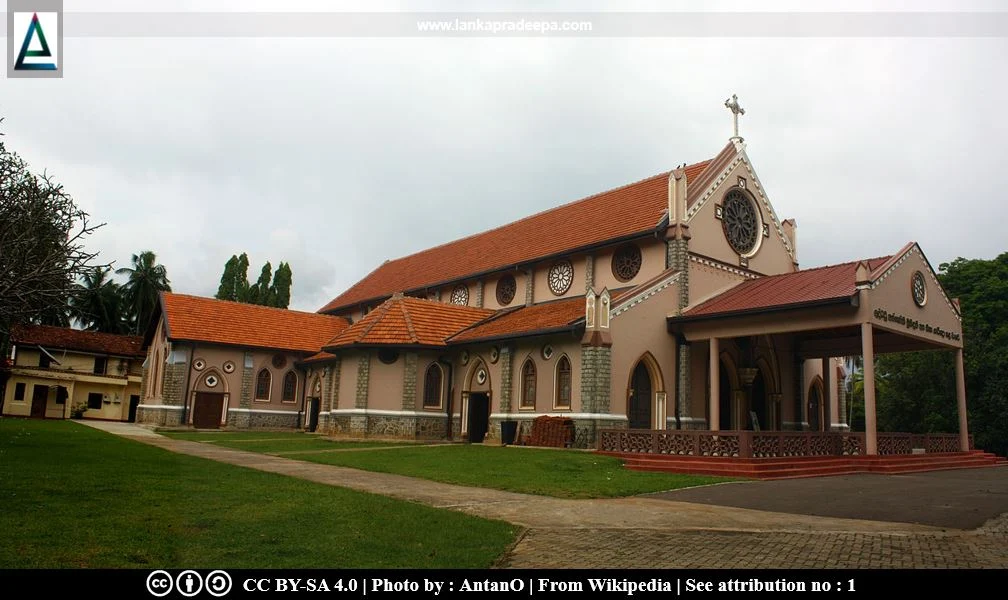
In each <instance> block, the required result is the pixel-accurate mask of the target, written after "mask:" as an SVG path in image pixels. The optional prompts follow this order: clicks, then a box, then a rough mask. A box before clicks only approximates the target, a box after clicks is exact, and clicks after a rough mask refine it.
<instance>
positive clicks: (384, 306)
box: [355, 298, 392, 340]
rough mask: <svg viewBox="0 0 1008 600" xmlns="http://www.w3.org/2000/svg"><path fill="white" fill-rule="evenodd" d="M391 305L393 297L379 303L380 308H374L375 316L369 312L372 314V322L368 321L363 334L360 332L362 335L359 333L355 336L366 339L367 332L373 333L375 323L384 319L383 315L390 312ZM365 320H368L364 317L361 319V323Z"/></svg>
mask: <svg viewBox="0 0 1008 600" xmlns="http://www.w3.org/2000/svg"><path fill="white" fill-rule="evenodd" d="M391 306H392V299H391V298H390V299H388V300H386V301H385V302H382V303H381V304H379V305H378V308H376V309H374V310H373V311H372V313H373V316H372V315H371V314H369V315H368V316H370V317H371V322H370V323H368V324H367V325H366V326H365V327H364V328H363V329H364V330H363V331H362V332H361V334H360V335H358V336H355V337H356V338H357V339H358V340H362V339H364V338H365V337H367V334H369V333H371V330H372V329H374V327H375V325H377V324H378V321H381V320H382V317H384V316H385V314H386V313H387V312H388V310H389V308H390V307H391ZM365 320H366V319H362V320H361V323H363V322H364V321H365Z"/></svg>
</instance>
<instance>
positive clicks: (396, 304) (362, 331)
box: [324, 296, 494, 350]
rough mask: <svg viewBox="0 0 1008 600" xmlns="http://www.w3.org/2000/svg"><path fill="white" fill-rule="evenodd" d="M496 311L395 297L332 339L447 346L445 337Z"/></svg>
mask: <svg viewBox="0 0 1008 600" xmlns="http://www.w3.org/2000/svg"><path fill="white" fill-rule="evenodd" d="M493 314H494V311H492V310H490V309H486V308H475V307H472V306H459V305H456V304H446V303H444V302H436V301H434V300H423V299H420V298H412V297H410V296H405V297H403V296H394V297H392V298H389V299H388V300H386V301H385V302H383V303H382V304H381V305H380V306H378V308H376V309H374V310H373V311H371V312H369V313H368V314H367V315H365V316H364V318H362V319H361V320H360V321H357V322H356V323H354V324H353V325H351V326H350V327H348V328H347V329H346V330H345V331H343V332H342V333H340V334H339V335H337V336H335V337H334V338H333V339H331V340H329V342H328V343H326V344H325V345H324V349H326V350H328V349H331V348H343V347H349V346H389V345H392V346H444V345H445V340H447V339H448V338H449V337H450V336H452V335H454V334H456V333H458V332H459V331H461V330H463V329H465V328H466V327H470V326H472V325H473V324H475V323H478V322H479V321H482V320H483V319H486V318H487V317H489V316H491V315H493Z"/></svg>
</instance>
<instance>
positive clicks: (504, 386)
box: [497, 344, 514, 414]
mask: <svg viewBox="0 0 1008 600" xmlns="http://www.w3.org/2000/svg"><path fill="white" fill-rule="evenodd" d="M513 356H514V354H513V352H512V351H511V346H510V345H509V344H504V345H502V346H501V347H500V356H499V357H498V359H497V360H498V361H499V362H500V369H501V377H500V380H501V393H500V403H499V404H498V406H497V410H498V411H499V412H501V413H504V414H508V413H510V412H511V396H512V369H513V366H512V364H511V363H512V361H513Z"/></svg>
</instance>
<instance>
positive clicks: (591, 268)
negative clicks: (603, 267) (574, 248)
mask: <svg viewBox="0 0 1008 600" xmlns="http://www.w3.org/2000/svg"><path fill="white" fill-rule="evenodd" d="M594 285H595V255H594V254H589V255H588V256H585V292H589V291H591V290H592V288H593V287H594Z"/></svg>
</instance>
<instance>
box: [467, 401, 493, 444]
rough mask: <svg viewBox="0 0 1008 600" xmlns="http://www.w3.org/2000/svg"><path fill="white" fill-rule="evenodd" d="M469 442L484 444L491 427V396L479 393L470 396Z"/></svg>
mask: <svg viewBox="0 0 1008 600" xmlns="http://www.w3.org/2000/svg"><path fill="white" fill-rule="evenodd" d="M468 426H469V441H470V442H472V443H474V444H479V443H482V442H483V438H485V437H486V434H487V429H488V428H489V427H490V395H489V394H486V393H483V392H479V393H473V394H469V422H468Z"/></svg>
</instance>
